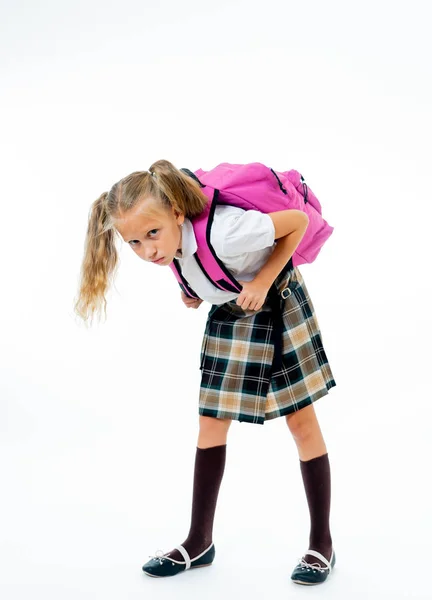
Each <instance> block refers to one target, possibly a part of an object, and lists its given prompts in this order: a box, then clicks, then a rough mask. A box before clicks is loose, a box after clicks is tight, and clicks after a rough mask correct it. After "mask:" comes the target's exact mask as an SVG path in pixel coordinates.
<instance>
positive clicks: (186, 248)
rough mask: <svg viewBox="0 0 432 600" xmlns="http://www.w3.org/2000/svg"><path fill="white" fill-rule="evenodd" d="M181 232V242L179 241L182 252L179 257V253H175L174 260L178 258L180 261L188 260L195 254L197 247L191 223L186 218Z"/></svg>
mask: <svg viewBox="0 0 432 600" xmlns="http://www.w3.org/2000/svg"><path fill="white" fill-rule="evenodd" d="M181 231H182V240H181V250H182V252H181V255H179V252H177V253H176V258H180V259H182V258H189V257H190V256H192V255H193V254H195V252H196V251H197V248H198V246H197V242H196V237H195V233H194V230H193V226H192V223H191V222H190V219H188V218H187V217H185V220H184V222H183V227H182V228H181Z"/></svg>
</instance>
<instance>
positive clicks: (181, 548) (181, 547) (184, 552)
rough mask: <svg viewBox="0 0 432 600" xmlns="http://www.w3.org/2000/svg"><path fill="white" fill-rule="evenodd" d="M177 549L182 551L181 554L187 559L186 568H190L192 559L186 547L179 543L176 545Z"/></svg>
mask: <svg viewBox="0 0 432 600" xmlns="http://www.w3.org/2000/svg"><path fill="white" fill-rule="evenodd" d="M176 550H178V551H179V552H180V554H181V555H182V556H183V558H184V559H185V562H186V567H185V570H186V569H190V566H191V559H190V556H189V554H188V551H187V550H186V548H184V547H183V546H182V545H179V546H176Z"/></svg>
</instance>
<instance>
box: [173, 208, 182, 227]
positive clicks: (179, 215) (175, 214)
mask: <svg viewBox="0 0 432 600" xmlns="http://www.w3.org/2000/svg"><path fill="white" fill-rule="evenodd" d="M172 211H173V214H174V217H175V219H176V221H177V224H178V225H183V223H184V220H185V216H184V214H183V213H180V212H178V211H177V210H175V208H173V209H172Z"/></svg>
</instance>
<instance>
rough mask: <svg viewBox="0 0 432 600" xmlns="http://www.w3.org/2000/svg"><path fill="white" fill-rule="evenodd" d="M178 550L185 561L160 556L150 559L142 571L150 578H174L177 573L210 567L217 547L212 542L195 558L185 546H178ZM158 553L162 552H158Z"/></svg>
mask: <svg viewBox="0 0 432 600" xmlns="http://www.w3.org/2000/svg"><path fill="white" fill-rule="evenodd" d="M175 549H176V550H178V551H179V552H180V553H181V555H182V556H183V558H184V560H174V559H173V558H171V557H170V556H167V555H166V554H158V553H156V554H155V555H153V556H151V557H150V560H149V561H148V562H146V564H145V565H143V567H142V570H143V571H144V573H145V574H146V575H150V577H172V576H173V575H177V573H181V572H182V571H187V570H188V569H197V568H198V567H209V566H210V565H211V564H212V562H213V560H214V557H215V553H216V551H215V547H214V543H213V542H212V543H211V544H210V546H209V547H208V548H207V549H206V550H204V552H201V554H199V555H198V556H196V557H195V558H192V559H191V558H190V556H189V554H188V552H187V550H186V548H184V547H183V546H181V545H180V546H176V547H175ZM157 552H161V551H160V550H158V551H157Z"/></svg>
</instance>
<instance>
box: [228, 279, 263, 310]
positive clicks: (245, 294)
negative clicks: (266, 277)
mask: <svg viewBox="0 0 432 600" xmlns="http://www.w3.org/2000/svg"><path fill="white" fill-rule="evenodd" d="M239 283H240V284H241V285H242V286H243V289H242V291H241V292H240V295H239V297H238V298H237V300H236V304H237V305H238V306H241V308H242V309H243V310H248V309H249V310H259V309H260V308H261V307H262V305H263V304H264V302H265V299H266V297H267V293H268V291H269V289H270V287H271V286H267V285H265V284H263V283H260V282H259V281H256V280H254V279H252V281H240V280H239Z"/></svg>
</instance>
